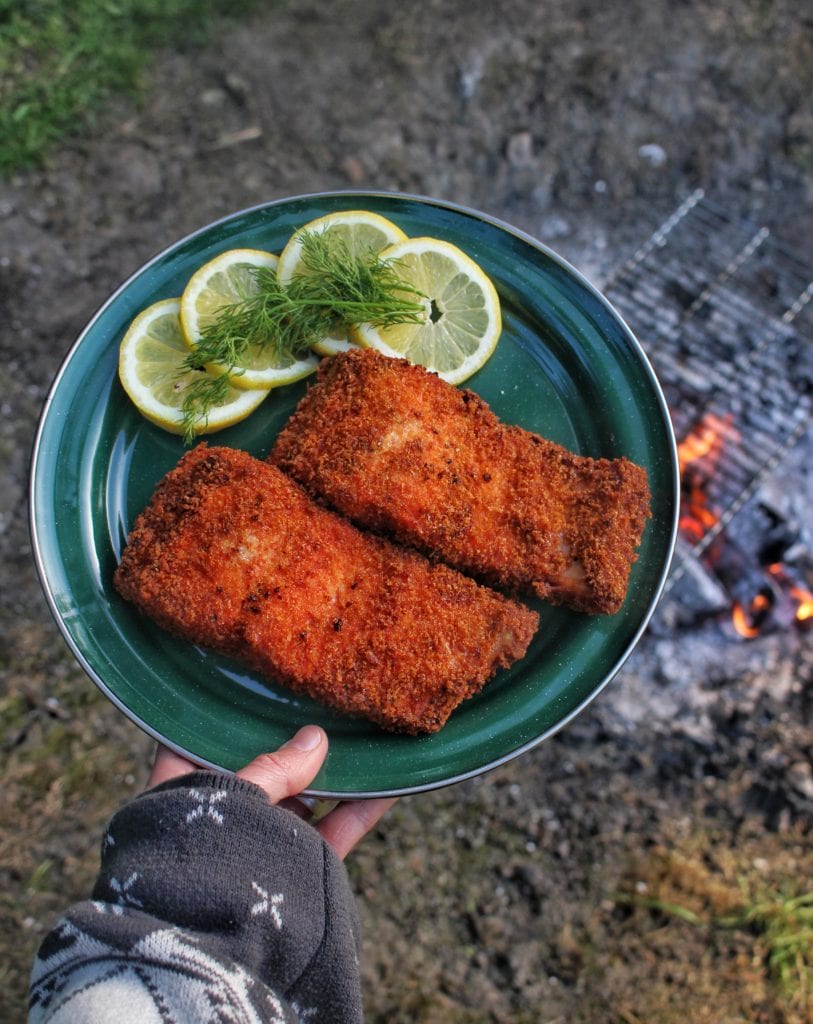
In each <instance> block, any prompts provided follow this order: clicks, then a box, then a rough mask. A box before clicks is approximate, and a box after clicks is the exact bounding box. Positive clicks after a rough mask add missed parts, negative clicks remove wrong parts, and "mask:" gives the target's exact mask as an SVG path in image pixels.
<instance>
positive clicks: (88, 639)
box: [31, 192, 678, 797]
mask: <svg viewBox="0 0 813 1024" xmlns="http://www.w3.org/2000/svg"><path fill="white" fill-rule="evenodd" d="M341 209H367V210H373V211H376V212H377V213H380V214H383V215H384V216H386V217H389V218H390V219H392V220H393V221H395V222H396V223H397V224H398V225H400V227H401V228H403V230H404V231H405V232H406V233H407V234H408V235H433V236H435V237H439V238H444V239H446V240H448V241H450V242H452V243H454V244H455V245H458V246H460V248H462V249H463V250H465V251H466V252H467V253H468V254H469V255H470V256H471V257H472V258H473V259H474V260H476V261H477V262H478V263H479V264H480V265H481V266H482V267H483V269H484V270H485V271H486V273H487V274H489V275H490V277H491V278H492V280H493V281H494V284H495V285H496V287H497V290H498V292H499V294H500V299H501V302H502V309H503V321H504V332H503V335H502V338H501V340H500V342H499V344H498V346H497V349H496V352H495V354H494V356H493V357H492V358H491V360H490V361H489V362H488V363H487V364H486V366H485V367H484V368H483V369H482V370H480V371H479V372H478V373H477V374H476V375H475V376H474V377H472V378H471V379H470V380H469V381H468V382H467V387H471V388H472V389H473V390H475V391H477V392H478V393H479V394H480V395H482V397H483V398H485V399H486V401H487V402H489V403H490V405H491V406H492V408H493V409H494V411H495V412H496V413H497V415H499V416H500V417H501V418H502V419H503V420H505V421H506V422H508V423H516V424H519V425H521V426H523V427H525V428H527V429H528V430H532V431H535V432H537V433H539V434H542V435H544V436H545V437H548V438H551V439H552V440H554V441H557V442H559V443H560V444H563V445H566V446H567V447H568V448H569V449H571V450H572V451H576V452H579V453H581V454H584V455H590V456H594V457H598V456H605V457H608V458H612V457H614V456H619V455H625V456H627V457H628V458H630V459H632V460H633V461H634V462H637V463H639V464H640V465H643V466H645V467H646V469H647V471H648V473H649V481H650V487H651V491H652V499H653V508H652V513H653V514H652V518H651V520H650V521H649V523H648V525H647V528H646V532H645V535H644V538H643V543H642V545H641V549H640V555H639V558H638V561H637V563H636V565H635V567H634V569H633V573H632V579H631V582H630V588H629V594H628V596H627V600H626V603H625V604H624V607H623V609H622V610H621V611H620V612H619V613H618V614H617V615H614V616H611V617H591V616H586V615H581V614H577V613H574V612H569V611H566V610H564V609H561V608H551V607H547V606H543V605H538V606H537V607H538V610H539V611H540V614H541V622H540V626H539V631H538V633H537V635H536V638H535V639H534V641H533V643H532V645H531V647H530V650H529V651H528V654H527V656H526V657H525V658H524V659H523V660H522V661H520V662H518V663H517V664H516V665H514V666H513V667H512V668H511V669H510V670H509V671H505V672H502V673H500V674H499V675H498V676H497V677H496V678H495V679H493V680H492V681H491V682H490V683H489V684H488V685H487V686H486V687H485V689H484V690H483V691H482V692H481V693H480V694H479V695H478V696H476V697H474V698H473V699H471V700H469V701H467V702H466V703H465V704H464V705H463V706H461V707H460V708H459V709H458V710H457V711H456V712H455V713H454V714H453V715H452V718H451V720H450V721H449V723H448V724H447V725H446V727H445V728H444V729H443V730H442V731H441V732H440V733H438V734H437V735H434V736H427V737H422V738H417V739H416V738H411V737H404V736H391V735H389V734H387V733H384V732H382V731H381V730H379V729H378V728H377V727H375V726H373V725H371V724H368V723H367V722H365V721H361V720H355V719H350V718H347V717H344V716H341V715H338V714H335V713H334V712H331V711H329V710H326V709H325V708H323V707H321V706H320V705H318V704H315V703H313V702H312V701H310V700H308V699H306V698H303V697H299V696H296V695H294V694H293V693H291V692H290V691H288V690H286V689H285V688H284V687H281V686H278V685H276V684H275V683H273V682H269V681H267V680H264V679H261V678H259V677H257V676H255V675H252V674H251V673H250V672H247V671H246V670H245V669H244V668H243V667H241V665H239V664H238V663H236V662H232V661H229V660H228V659H226V658H222V657H219V656H217V655H213V654H211V653H209V652H207V651H204V650H201V649H199V648H197V647H193V646H192V645H190V644H187V643H183V642H181V641H179V640H176V639H175V638H173V637H171V636H168V635H167V634H165V633H164V632H163V631H162V630H160V629H158V628H157V627H156V626H154V625H153V624H152V623H151V622H149V621H148V620H147V619H145V618H144V617H142V616H141V615H140V614H139V613H138V612H137V611H136V610H135V609H134V608H132V607H131V606H130V605H128V604H126V603H125V602H124V601H123V600H122V599H121V598H120V597H119V596H118V594H117V593H116V591H115V590H114V589H113V584H112V577H113V570H114V568H115V565H116V562H117V559H118V557H119V555H120V552H121V550H122V546H123V544H124V541H125V538H126V536H127V533H128V530H129V529H130V527H131V525H132V523H133V520H134V518H135V516H136V515H137V513H138V512H139V511H140V510H141V509H142V508H143V507H144V506H145V505H146V504H147V502H148V501H149V498H150V496H151V494H152V492H153V489H154V487H155V484H156V483H157V482H158V480H159V478H160V477H161V476H163V474H164V473H165V472H167V471H168V470H169V469H170V468H171V467H172V466H174V465H175V463H176V462H177V461H178V459H179V458H180V456H181V454H182V453H183V451H184V447H183V443H182V441H181V440H180V439H179V438H177V437H174V436H172V435H170V434H167V433H165V432H163V431H162V430H160V429H159V428H157V427H154V426H152V425H151V424H150V423H148V422H146V421H145V420H144V419H143V418H142V417H141V416H140V415H139V413H138V412H137V411H136V410H135V408H134V407H133V406H132V405H131V403H130V402H129V400H128V399H127V397H126V396H125V394H124V392H123V390H122V388H121V386H120V384H119V382H118V378H117V376H116V365H117V356H118V346H119V342H120V340H121V337H122V335H123V333H124V331H125V329H126V328H127V326H128V324H129V323H130V321H131V320H132V318H133V316H135V314H136V313H138V312H139V311H140V310H142V309H144V308H146V307H147V306H148V305H150V304H151V303H153V302H156V301H157V300H158V299H163V298H170V297H173V296H179V295H180V294H181V291H182V290H183V287H184V284H185V283H186V281H187V279H188V278H189V276H190V275H191V274H192V272H193V271H194V270H196V269H197V268H198V267H199V266H201V265H202V264H203V263H204V262H206V261H207V260H209V259H211V258H212V257H213V256H215V255H216V254H217V253H219V252H221V251H223V250H225V249H231V248H237V247H243V246H245V247H249V248H257V249H266V250H270V251H273V252H279V251H280V250H281V249H282V247H283V245H284V243H285V242H286V241H287V239H288V237H289V236H290V234H291V232H292V231H293V230H294V229H296V228H298V227H300V226H301V225H302V224H305V223H306V222H307V221H309V220H312V219H313V218H315V217H318V216H321V215H322V214H325V213H329V212H331V211H333V210H341ZM306 387H307V381H305V382H300V383H299V384H296V385H292V386H290V387H287V388H283V389H280V390H279V391H278V392H276V393H274V394H272V395H271V397H270V398H269V399H268V400H267V401H266V402H264V403H263V405H261V406H260V408H259V409H258V410H257V412H255V413H254V414H253V415H252V416H250V417H249V418H248V419H247V420H245V421H244V422H243V423H241V424H239V425H237V426H235V427H231V428H229V429H228V430H225V431H222V432H221V433H219V434H215V435H212V438H211V439H212V441H213V442H215V443H217V444H225V445H230V446H233V447H236V448H242V449H245V450H247V451H249V452H252V453H253V454H255V455H257V456H260V457H262V456H264V455H266V453H267V452H268V451H269V449H270V448H271V446H272V444H273V442H274V438H275V437H276V435H277V433H278V432H279V430H280V428H281V427H282V425H283V423H284V422H285V421H286V419H287V418H288V416H289V415H290V414H291V412H292V411H293V409H294V406H295V405H296V403H297V401H298V399H299V398H300V396H301V395H302V394H303V393H304V392H305V389H306ZM677 498H678V477H677V457H676V451H675V443H674V436H673V434H672V429H671V425H670V420H669V415H668V412H667V409H666V406H665V404H664V400H663V395H662V393H661V390H660V387H659V386H658V383H657V381H656V379H655V377H654V375H653V372H652V369H651V368H650V365H649V363H648V361H647V359H646V356H645V355H644V353H643V351H642V350H641V347H640V346H639V344H638V342H637V341H636V340H635V338H634V337H633V336H632V334H631V333H630V331H629V329H628V328H627V327H626V326H625V324H624V323H623V322H622V321H621V320H620V318H619V317H618V316H617V314H616V313H615V312H614V311H613V310H612V308H611V307H610V306H609V305H608V303H607V302H606V301H605V300H604V299H603V298H602V297H601V296H600V295H599V294H598V293H597V292H596V290H595V289H594V288H593V287H592V286H591V285H590V284H588V283H587V282H586V281H585V279H584V278H583V277H581V276H580V275H579V274H578V273H576V272H575V271H574V270H573V269H572V267H570V266H568V265H567V264H566V263H565V262H564V261H563V260H561V259H560V258H559V257H557V256H556V255H555V254H554V253H552V252H551V251H550V250H548V249H546V248H545V247H544V246H542V245H540V244H539V243H538V242H535V241H534V240H533V239H531V238H529V237H528V236H526V235H523V234H522V233H521V232H519V231H515V230H513V229H512V228H510V227H509V226H507V225H505V224H502V223H500V222H498V221H496V220H494V219H492V218H490V217H486V216H484V215H482V214H480V213H476V212H474V211H472V210H467V209H463V208H461V207H458V206H453V205H451V204H449V203H441V202H435V201H433V200H429V199H424V198H421V197H415V196H401V195H391V194H384V193H375V194H370V193H358V192H339V193H331V194H325V195H308V196H301V197H298V198H295V199H287V200H283V201H281V202H274V203H269V204H267V205H263V206H259V207H256V208H254V209H250V210H246V211H244V212H241V213H236V214H234V215H233V216H230V217H227V218H225V219H224V220H221V221H218V222H217V223H215V224H212V225H210V226H208V227H206V228H203V229H202V230H200V231H197V232H196V233H195V234H193V235H190V236H189V237H188V238H185V239H183V240H182V241H180V242H177V243H176V244H175V245H172V246H170V248H168V249H166V250H165V251H164V252H162V253H160V254H159V255H158V256H156V257H155V258H154V259H153V260H151V261H150V262H149V263H148V264H146V266H144V267H143V268H142V269H141V270H139V271H138V272H137V273H136V274H134V275H133V276H132V277H131V278H130V280H129V281H127V282H126V283H125V284H124V285H122V287H121V288H120V289H119V290H118V291H117V292H116V293H115V294H114V295H113V296H112V297H111V298H110V299H109V300H108V301H107V302H106V303H105V305H104V306H103V307H102V308H101V309H100V310H99V312H98V313H97V314H96V315H95V316H94V318H93V319H92V320H91V322H90V323H89V324H88V326H87V327H86V328H85V330H84V332H83V333H82V335H81V336H80V337H79V339H78V340H77V342H76V343H75V345H74V346H73V348H72V349H71V351H70V352H69V354H68V356H67V358H66V359H65V362H64V363H63V365H62V368H61V369H60V371H59V374H58V376H57V378H56V381H55V382H54V384H53V386H52V389H51V392H50V394H49V396H48V399H47V401H46V404H45V408H44V410H43V414H42V418H41V421H40V426H39V431H38V434H37V439H36V443H35V448H34V456H33V462H32V473H31V529H32V537H33V543H34V552H35V559H36V562H37V567H38V570H39V573H40V576H41V579H42V583H43V587H44V589H45V593H46V596H47V598H48V601H49V603H50V605H51V609H52V611H53V613H54V616H55V618H56V621H57V623H58V625H59V627H60V629H61V630H62V633H63V634H64V636H65V639H66V640H67V642H68V644H69V645H70V647H71V649H72V650H73V652H74V654H75V655H76V657H77V658H78V659H79V661H80V663H81V664H82V666H83V667H84V669H85V671H86V672H87V673H88V674H89V675H90V677H91V678H92V679H93V680H94V681H95V682H96V683H97V685H98V686H100V687H101V689H102V690H103V691H104V692H105V693H106V694H107V695H108V696H109V697H110V699H111V700H112V701H114V703H115V704H116V705H117V706H118V707H119V708H121V710H122V711H123V712H124V713H125V714H126V715H128V716H129V717H130V718H131V719H132V720H133V721H134V722H137V723H138V724H139V725H140V726H141V727H142V728H144V729H145V730H146V731H147V732H149V733H150V734H152V735H153V736H155V737H156V738H157V739H160V740H162V741H163V742H164V743H166V744H167V745H168V746H170V747H172V748H173V749H174V750H176V751H178V752H180V753H183V754H186V755H188V756H190V757H191V758H193V759H194V760H196V761H198V762H200V763H203V764H206V765H209V766H213V767H221V768H225V769H229V770H235V769H237V768H239V767H241V766H242V765H244V764H245V763H246V762H248V761H250V760H251V759H252V758H253V757H254V756H255V755H256V754H258V753H259V752H261V751H267V750H273V749H274V748H275V747H277V746H278V745H280V744H281V743H282V742H283V741H284V740H285V739H287V738H288V737H289V736H290V735H291V734H292V733H293V732H294V731H295V730H296V729H297V728H298V727H299V726H300V725H303V724H305V723H307V722H318V723H320V724H321V725H322V726H324V728H325V729H326V730H327V732H328V734H329V736H330V741H331V745H330V754H329V755H328V759H327V762H326V763H325V765H324V767H323V769H322V771H321V772H320V774H319V776H318V778H317V779H316V781H315V783H314V785H313V788H312V791H311V792H312V793H314V794H315V795H320V796H332V797H350V796H371V795H378V794H382V793H409V792H417V791H420V790H425V789H432V788H435V787H438V786H442V785H446V784H448V783H451V782H456V781H458V780H461V779H465V778H468V777H471V776H473V775H477V774H479V773H481V772H484V771H487V770H488V769H490V768H493V767H495V766H496V765H499V764H502V763H504V762H505V761H507V760H510V759H511V758H513V757H516V756H517V755H518V754H521V753H522V752H523V751H526V750H528V749H530V748H531V747H533V746H534V745H536V744H537V743H539V742H540V741H541V740H543V739H544V738H545V737H547V736H549V735H551V733H553V732H555V731H556V730H557V729H559V728H560V727H561V726H562V725H564V724H565V723H566V722H567V721H568V720H569V719H571V718H572V717H573V716H574V715H575V714H577V713H578V712H579V711H580V710H581V709H582V708H583V707H584V706H585V705H586V704H587V703H588V702H589V701H590V700H591V699H592V698H593V697H595V695H596V694H597V693H598V692H599V691H600V690H601V689H602V688H603V687H604V686H605V685H606V684H607V682H608V681H609V680H610V679H611V678H612V677H613V675H614V674H615V673H616V672H617V671H618V669H619V667H620V666H621V665H622V663H623V662H624V660H625V659H626V658H627V656H628V655H629V654H630V652H631V651H632V649H633V647H634V646H635V644H636V642H637V641H638V639H639V637H640V636H641V634H642V632H643V630H644V628H645V627H646V624H647V622H648V621H649V619H650V617H651V615H652V612H653V610H654V608H655V604H656V602H657V600H658V597H659V595H660V592H661V589H662V586H663V583H664V579H665V576H666V573H667V570H668V567H669V561H670V558H671V555H672V550H673V546H674V541H675V534H676V518H677V504H678V502H677Z"/></svg>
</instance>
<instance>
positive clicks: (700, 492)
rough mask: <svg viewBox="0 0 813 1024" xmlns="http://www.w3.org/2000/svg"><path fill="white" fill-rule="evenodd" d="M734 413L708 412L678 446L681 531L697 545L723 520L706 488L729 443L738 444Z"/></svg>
mask: <svg viewBox="0 0 813 1024" xmlns="http://www.w3.org/2000/svg"><path fill="white" fill-rule="evenodd" d="M733 420H734V417H733V416H732V415H730V414H728V415H726V416H724V417H723V416H717V415H716V414H715V413H706V415H705V416H704V417H703V419H702V420H701V421H700V423H699V424H698V425H697V426H696V427H695V428H694V429H693V430H692V431H691V433H689V435H688V436H687V437H686V438H685V440H683V441H681V443H680V444H679V445H678V464H679V466H680V479H681V500H680V520H679V524H680V529H681V530H682V532H683V534H684V536H685V537H686V538H687V539H688V540H691V541H694V542H695V543H696V542H697V541H699V540H702V539H703V537H704V536H705V534H706V533H707V532H708V530H710V529H711V528H712V527H713V526H715V525H716V523H717V522H718V521H719V518H720V517H719V513H718V512H717V510H716V509H714V508H713V507H712V506H711V504H710V503H709V499H708V495H707V493H706V487H707V484H708V483H709V481H710V480H711V479H712V477H713V476H714V471H715V469H716V468H717V464H718V463H719V461H720V458H721V456H722V454H723V450H724V448H725V446H726V443H727V442H729V441H738V440H739V433H738V431H737V430H736V429H735V427H734V425H733Z"/></svg>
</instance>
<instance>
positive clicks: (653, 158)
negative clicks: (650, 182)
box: [638, 142, 666, 167]
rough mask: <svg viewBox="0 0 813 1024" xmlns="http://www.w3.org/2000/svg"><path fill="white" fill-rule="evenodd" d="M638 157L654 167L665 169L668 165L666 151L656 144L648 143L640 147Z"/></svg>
mask: <svg viewBox="0 0 813 1024" xmlns="http://www.w3.org/2000/svg"><path fill="white" fill-rule="evenodd" d="M638 156H639V157H640V158H641V159H642V160H645V161H646V162H647V163H648V164H651V165H652V167H663V165H664V164H665V163H666V150H665V149H664V148H663V146H659V145H658V144H657V143H656V142H647V143H646V144H645V145H643V146H641V147H639V149H638Z"/></svg>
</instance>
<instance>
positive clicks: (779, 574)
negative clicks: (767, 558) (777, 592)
mask: <svg viewBox="0 0 813 1024" xmlns="http://www.w3.org/2000/svg"><path fill="white" fill-rule="evenodd" d="M768 572H769V573H770V574H771V575H772V576H773V577H774V578H775V579H777V580H779V581H780V583H784V584H785V586H786V587H787V588H788V591H787V592H788V593H789V594H790V596H791V597H792V598H793V600H794V601H795V602H796V621H797V622H807V621H808V619H813V594H812V593H811V592H810V591H809V590H805V588H804V587H800V586H799V585H798V583H794V582H793V580H791V578H790V577H789V576H788V574H787V572H786V571H785V567H784V566H783V565H782V563H781V562H774V563H773V565H769V566H768Z"/></svg>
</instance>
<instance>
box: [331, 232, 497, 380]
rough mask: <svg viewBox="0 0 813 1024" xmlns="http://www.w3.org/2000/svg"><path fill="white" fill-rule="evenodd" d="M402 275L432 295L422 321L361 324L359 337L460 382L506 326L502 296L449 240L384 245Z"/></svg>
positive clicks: (357, 330)
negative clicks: (501, 303) (502, 309)
mask: <svg viewBox="0 0 813 1024" xmlns="http://www.w3.org/2000/svg"><path fill="white" fill-rule="evenodd" d="M381 257H382V259H388V260H392V261H393V262H394V265H395V268H394V269H395V271H396V273H397V274H398V276H399V277H401V278H403V279H404V281H406V282H408V283H409V284H410V285H413V286H414V287H415V288H417V289H418V290H419V291H420V292H421V293H422V294H423V295H425V296H426V299H425V302H424V305H425V309H424V315H423V320H422V322H420V323H403V324H393V325H392V326H390V327H375V326H374V325H372V324H360V325H359V326H358V327H356V328H354V329H353V330H352V332H351V337H352V340H353V341H354V342H357V343H358V344H359V345H364V346H366V347H367V348H374V349H377V350H378V351H379V352H382V353H383V354H384V355H388V356H400V357H402V358H404V359H409V360H410V362H413V363H420V364H421V365H422V366H425V367H426V368H427V369H428V370H433V371H434V372H435V373H437V374H438V376H440V377H442V378H443V379H444V380H445V381H448V382H449V383H450V384H460V383H461V382H462V381H464V380H466V379H467V378H468V377H470V376H471V375H472V374H473V373H475V372H476V371H477V370H479V369H480V367H481V366H483V364H484V363H485V362H486V361H487V360H488V358H489V357H490V356H491V353H492V352H493V351H494V347H495V345H496V344H497V340H498V338H499V336H500V331H501V330H502V318H501V315H500V300H499V296H498V295H497V291H496V289H495V288H494V285H493V284H492V283H491V281H490V280H489V278H488V277H487V276H486V274H485V273H483V271H482V270H481V269H480V267H478V266H477V264H476V263H475V262H474V260H472V259H471V258H470V257H469V256H467V255H466V254H465V253H464V252H462V251H461V250H460V249H458V248H457V246H454V245H452V244H451V243H449V242H443V241H440V240H439V239H436V238H409V239H407V240H406V241H404V242H399V243H397V244H396V245H392V246H390V247H389V248H387V249H384V250H383V252H382V253H381Z"/></svg>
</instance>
